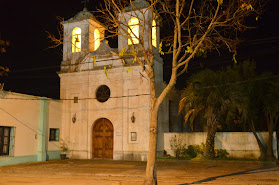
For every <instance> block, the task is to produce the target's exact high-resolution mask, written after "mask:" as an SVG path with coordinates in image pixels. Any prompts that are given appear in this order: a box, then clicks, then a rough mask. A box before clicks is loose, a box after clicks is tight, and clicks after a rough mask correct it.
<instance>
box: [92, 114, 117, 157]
mask: <svg viewBox="0 0 279 185" xmlns="http://www.w3.org/2000/svg"><path fill="white" fill-rule="evenodd" d="M92 158H93V159H94V158H102V159H112V158H113V125H112V123H111V122H110V121H109V120H108V119H106V118H100V119H98V120H97V121H96V122H95V124H94V126H93V129H92Z"/></svg>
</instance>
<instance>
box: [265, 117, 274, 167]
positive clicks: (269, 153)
mask: <svg viewBox="0 0 279 185" xmlns="http://www.w3.org/2000/svg"><path fill="white" fill-rule="evenodd" d="M266 117H267V120H266V121H267V128H268V140H267V160H272V161H275V160H276V158H275V156H274V154H273V129H274V128H273V119H272V116H268V115H267V116H266Z"/></svg>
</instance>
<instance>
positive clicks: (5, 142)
mask: <svg viewBox="0 0 279 185" xmlns="http://www.w3.org/2000/svg"><path fill="white" fill-rule="evenodd" d="M10 137H11V127H3V126H0V156H1V155H9V151H10V141H11V139H10Z"/></svg>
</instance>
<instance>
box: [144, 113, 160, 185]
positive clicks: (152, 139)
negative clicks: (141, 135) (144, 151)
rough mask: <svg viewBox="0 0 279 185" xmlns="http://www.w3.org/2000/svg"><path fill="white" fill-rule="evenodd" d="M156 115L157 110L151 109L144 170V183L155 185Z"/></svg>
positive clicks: (145, 184)
mask: <svg viewBox="0 0 279 185" xmlns="http://www.w3.org/2000/svg"><path fill="white" fill-rule="evenodd" d="M157 117H158V110H154V109H153V110H151V119H150V132H149V151H148V159H147V164H146V170H145V180H144V185H157V174H156V154H157V128H158V123H157Z"/></svg>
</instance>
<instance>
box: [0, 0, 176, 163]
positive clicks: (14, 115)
mask: <svg viewBox="0 0 279 185" xmlns="http://www.w3.org/2000/svg"><path fill="white" fill-rule="evenodd" d="M148 6H149V4H148V3H147V2H146V1H144V0H135V1H133V6H132V5H129V6H127V7H126V8H125V9H124V11H123V16H119V17H122V18H123V17H124V18H125V20H119V21H120V22H121V21H126V22H127V23H128V26H127V28H124V29H125V30H124V31H123V29H122V31H120V30H121V29H119V35H118V48H111V47H110V46H109V44H108V41H107V40H106V39H105V36H106V35H105V31H106V29H105V27H104V25H103V24H102V23H101V22H99V21H98V20H97V19H96V18H95V17H94V15H93V14H92V13H90V12H89V11H88V10H87V9H86V8H85V9H84V10H83V11H81V12H79V13H78V14H77V15H75V16H74V17H72V18H70V19H69V20H67V21H64V22H62V23H61V24H62V25H63V27H64V33H63V34H64V35H63V37H64V42H63V60H62V62H61V68H60V69H61V70H60V71H59V72H57V74H58V75H59V77H60V100H53V99H49V98H46V97H37V96H31V95H25V94H19V93H13V92H7V91H4V90H3V89H0V105H1V106H0V117H1V119H0V166H4V165H11V164H18V163H24V162H34V161H46V160H50V159H58V158H60V153H61V151H62V149H61V146H67V147H68V149H69V151H68V157H70V158H72V159H99V158H101V159H114V160H141V161H145V160H147V154H148V145H149V130H150V129H149V125H150V109H151V104H150V81H149V78H148V76H147V75H146V74H145V72H144V71H143V70H142V66H140V65H139V64H137V63H136V62H134V61H133V57H130V56H121V55H120V54H119V53H121V52H122V51H123V50H125V49H126V50H127V51H128V52H130V51H129V48H131V46H132V43H134V44H135V46H136V45H137V43H138V42H139V40H138V39H137V38H139V37H141V38H143V39H142V40H143V45H144V47H145V46H146V47H147V46H148V34H147V33H145V32H143V31H142V30H143V29H152V33H153V35H152V47H153V52H154V53H155V55H154V71H155V83H156V92H157V93H159V92H160V91H161V90H162V89H163V88H164V83H163V59H162V58H161V57H160V55H159V50H158V47H159V43H160V30H159V29H160V27H159V25H158V23H157V22H156V21H155V20H151V17H153V16H151V11H150V10H149V9H147V7H148ZM139 10H141V11H145V16H144V17H143V16H142V15H141V14H139V13H138V11H139ZM143 20H144V21H145V24H146V23H148V24H150V25H151V24H152V26H150V25H149V28H147V27H145V28H143V27H142V26H141V25H143ZM128 27H129V28H128ZM131 30H132V31H131ZM125 34H126V35H125ZM127 34H131V35H127ZM141 34H143V35H141ZM129 36H130V37H129ZM138 52H139V53H140V52H141V53H143V52H146V51H145V49H141V50H140V49H139V50H138ZM139 57H141V55H140V56H139ZM172 107H173V108H174V107H175V105H174V104H173V102H172V101H170V100H165V101H164V102H163V103H162V104H161V106H160V109H159V114H158V145H157V154H158V156H161V155H163V153H164V148H165V146H164V145H165V143H164V137H165V136H164V133H167V132H170V131H175V130H179V128H178V127H179V124H174V123H176V122H177V117H178V116H177V110H175V111H174V109H172ZM176 108H177V107H176ZM170 124H172V125H170ZM175 125H176V126H175ZM180 126H181V125H180ZM176 127H177V128H176ZM61 143H63V145H61Z"/></svg>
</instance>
